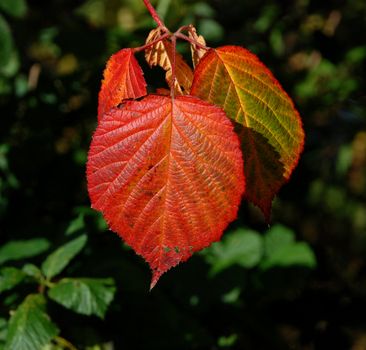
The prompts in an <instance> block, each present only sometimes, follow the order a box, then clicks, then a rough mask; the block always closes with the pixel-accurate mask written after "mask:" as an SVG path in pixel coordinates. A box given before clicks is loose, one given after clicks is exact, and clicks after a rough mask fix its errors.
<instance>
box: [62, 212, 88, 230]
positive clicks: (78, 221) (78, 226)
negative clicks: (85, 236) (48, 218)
mask: <svg viewBox="0 0 366 350" xmlns="http://www.w3.org/2000/svg"><path fill="white" fill-rule="evenodd" d="M84 228H85V222H84V213H80V214H79V215H78V217H77V218H75V219H74V220H72V221H71V222H70V224H69V226H68V227H67V229H66V232H65V234H66V236H69V235H72V234H74V233H76V232H79V231H81V230H83V229H84Z"/></svg>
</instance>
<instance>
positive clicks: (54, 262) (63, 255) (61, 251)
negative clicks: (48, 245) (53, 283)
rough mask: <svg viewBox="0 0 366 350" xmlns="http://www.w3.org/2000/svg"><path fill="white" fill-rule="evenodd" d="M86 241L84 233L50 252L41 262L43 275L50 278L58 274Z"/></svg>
mask: <svg viewBox="0 0 366 350" xmlns="http://www.w3.org/2000/svg"><path fill="white" fill-rule="evenodd" d="M86 241H87V237H86V235H81V236H79V237H78V238H75V239H74V240H72V241H70V242H69V243H66V244H65V245H63V246H61V247H60V248H58V249H57V250H56V251H54V252H53V253H52V254H50V255H49V256H48V257H47V258H46V260H45V261H44V262H43V264H42V272H43V273H44V275H45V276H46V277H47V278H48V279H50V278H52V277H54V276H56V275H57V274H59V273H60V272H61V271H62V270H63V269H64V268H65V267H66V266H67V265H68V264H69V262H70V261H71V259H72V258H73V257H74V256H75V255H77V254H78V253H79V252H80V251H81V249H83V247H84V245H85V243H86Z"/></svg>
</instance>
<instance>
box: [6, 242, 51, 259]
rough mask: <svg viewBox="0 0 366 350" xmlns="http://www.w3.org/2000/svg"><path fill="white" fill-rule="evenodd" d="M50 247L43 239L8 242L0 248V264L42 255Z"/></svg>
mask: <svg viewBox="0 0 366 350" xmlns="http://www.w3.org/2000/svg"><path fill="white" fill-rule="evenodd" d="M49 246H50V243H49V241H48V240H47V239H45V238H33V239H29V240H24V241H10V242H8V243H6V244H5V245H3V246H2V247H0V264H3V263H5V262H6V261H9V260H20V259H25V258H30V257H32V256H35V255H38V254H41V253H43V252H44V251H45V250H47V249H48V248H49Z"/></svg>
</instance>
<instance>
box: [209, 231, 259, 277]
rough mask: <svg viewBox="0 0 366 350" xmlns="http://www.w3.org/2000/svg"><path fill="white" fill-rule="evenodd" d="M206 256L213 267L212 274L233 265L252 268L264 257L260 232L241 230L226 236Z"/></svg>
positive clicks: (213, 245)
mask: <svg viewBox="0 0 366 350" xmlns="http://www.w3.org/2000/svg"><path fill="white" fill-rule="evenodd" d="M204 254H205V255H206V261H207V262H209V263H210V264H211V265H212V268H211V273H212V274H216V273H218V272H220V271H222V270H224V269H227V268H228V267H230V266H232V265H239V266H242V267H245V268H252V267H254V266H256V265H257V264H258V263H259V261H260V259H261V258H262V255H263V242H262V237H261V235H260V234H259V233H258V232H255V231H251V230H248V229H244V228H239V229H238V230H236V231H234V232H231V233H228V234H226V235H225V237H224V239H223V240H222V241H221V242H217V243H214V244H212V246H211V247H210V248H207V249H206V251H205V253H204Z"/></svg>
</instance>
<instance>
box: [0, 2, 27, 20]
mask: <svg viewBox="0 0 366 350" xmlns="http://www.w3.org/2000/svg"><path fill="white" fill-rule="evenodd" d="M0 8H1V9H2V10H3V11H4V12H6V13H7V14H8V15H10V16H13V17H18V18H19V17H23V16H24V15H25V14H26V12H27V3H26V2H25V0H1V1H0Z"/></svg>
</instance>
